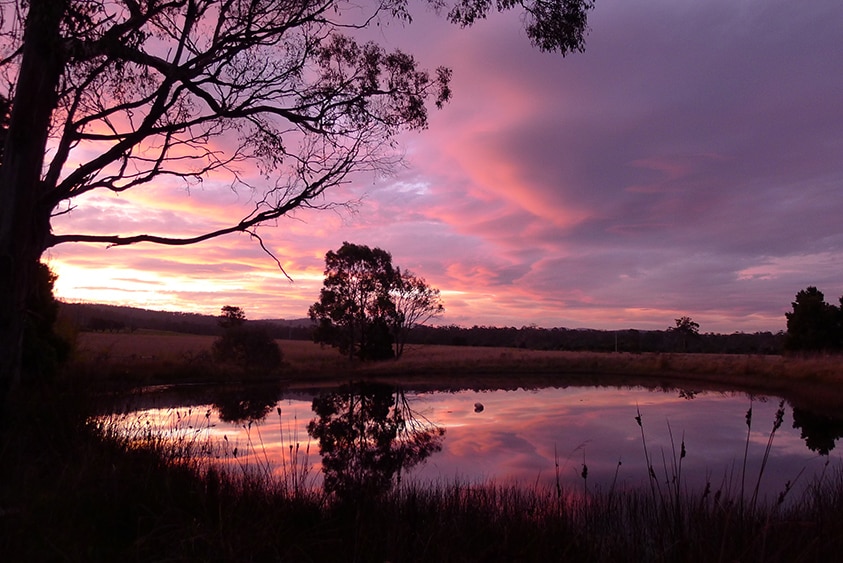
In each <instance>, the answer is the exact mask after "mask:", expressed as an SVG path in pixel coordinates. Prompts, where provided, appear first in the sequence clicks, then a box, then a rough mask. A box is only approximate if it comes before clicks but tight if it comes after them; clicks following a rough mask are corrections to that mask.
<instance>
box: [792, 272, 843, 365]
mask: <svg viewBox="0 0 843 563" xmlns="http://www.w3.org/2000/svg"><path fill="white" fill-rule="evenodd" d="M840 302H841V307H843V297H841V298H840ZM791 306H792V307H793V310H792V311H790V312H788V313H785V318H786V319H787V339H786V340H785V347H786V348H787V349H788V350H794V351H797V350H798V351H813V352H819V351H826V352H828V351H832V350H839V349H840V348H841V346H843V314H841V307H837V306H835V305H832V304H829V303H826V302H825V295H824V294H823V292H822V291H820V290H819V289H817V288H816V287H814V286H809V287H807V288H805V289H803V290H801V291H799V292H798V293H797V294H796V300H795V301H793V302H792V303H791Z"/></svg>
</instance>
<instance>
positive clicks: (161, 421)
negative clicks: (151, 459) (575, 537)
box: [120, 387, 843, 499]
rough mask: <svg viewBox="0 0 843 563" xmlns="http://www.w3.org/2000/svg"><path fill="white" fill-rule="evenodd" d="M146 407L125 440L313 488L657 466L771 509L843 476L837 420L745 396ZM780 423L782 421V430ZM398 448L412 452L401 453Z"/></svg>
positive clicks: (304, 400)
mask: <svg viewBox="0 0 843 563" xmlns="http://www.w3.org/2000/svg"><path fill="white" fill-rule="evenodd" d="M367 393H368V394H367ZM372 393H374V395H373V394H372ZM378 396H379V397H380V399H377V397H378ZM373 397H375V398H373ZM151 400H154V399H150V398H149V397H146V398H144V402H145V403H146V405H145V406H144V407H143V408H137V409H134V408H133V409H130V411H129V412H128V413H127V414H125V415H124V416H123V417H121V419H120V420H121V421H122V422H121V424H122V425H124V427H125V428H126V430H127V431H129V432H136V431H137V429H141V428H142V429H145V431H149V430H152V431H153V432H161V433H169V434H170V435H172V436H175V437H179V439H181V440H185V439H188V440H190V441H192V442H194V443H197V444H199V443H201V444H203V445H205V450H206V451H210V452H211V458H212V459H214V460H215V463H220V464H228V465H230V466H235V467H240V468H242V467H246V466H249V465H250V464H253V465H257V466H260V467H263V468H269V470H271V471H273V472H275V473H276V474H279V475H281V474H283V473H284V472H285V471H286V472H289V470H290V467H291V466H292V464H293V463H294V462H297V463H298V467H299V468H301V467H302V466H303V465H306V466H307V467H309V469H310V470H309V472H308V479H309V480H310V481H309V482H310V483H311V484H312V485H313V486H321V485H322V484H323V480H324V482H325V483H326V486H327V482H328V480H331V479H333V480H332V481H331V483H333V484H334V486H335V487H338V486H342V483H343V481H342V480H340V482H339V483H340V484H339V485H337V473H338V472H339V473H342V472H344V471H347V470H348V468H349V467H353V471H356V472H357V475H358V476H357V478H358V479H360V478H366V479H369V478H371V475H372V473H377V472H379V471H383V472H385V473H386V479H387V481H390V480H391V482H394V481H395V480H396V479H398V478H399V477H400V479H401V480H402V481H403V482H408V481H416V482H421V483H438V484H445V485H447V484H449V483H454V482H460V483H463V484H466V483H468V484H474V483H490V482H494V483H497V484H513V483H514V484H518V485H520V486H525V487H532V486H534V485H536V484H539V485H548V486H555V484H556V483H557V482H560V483H561V485H562V486H563V487H567V488H569V489H577V490H583V489H586V488H587V489H589V490H598V489H602V490H608V489H609V488H611V487H618V488H633V487H642V486H643V487H649V477H648V475H649V469H648V461H647V460H648V459H649V466H652V468H653V471H654V472H655V474H656V476H657V478H658V481H659V482H660V483H661V484H662V485H664V484H666V483H668V482H670V481H672V480H673V478H674V476H676V475H679V476H681V482H682V483H683V485H682V486H683V488H685V487H687V488H688V490H690V491H702V490H703V489H704V488H705V487H706V484H710V486H711V490H712V492H715V491H717V490H719V489H722V490H723V491H724V493H725V492H731V493H732V494H737V493H739V492H740V491H741V490H744V491H746V492H747V494H750V493H751V492H752V490H753V489H754V487H755V486H756V483H758V484H759V490H760V494H761V496H762V497H767V498H768V499H771V498H775V497H776V496H777V495H778V494H779V493H781V492H782V491H784V490H785V488H786V486H787V484H788V483H791V484H793V485H794V486H793V490H792V492H791V493H790V495H791V496H794V495H799V494H801V491H802V490H804V488H805V486H806V485H808V484H809V483H810V482H811V481H813V480H815V479H819V478H822V476H823V475H824V474H828V473H831V472H833V471H835V470H836V469H837V468H838V467H840V466H841V457H840V453H839V451H838V449H836V448H835V442H836V439H837V437H838V436H840V435H841V434H843V425H841V423H840V421H835V420H833V419H831V418H829V417H828V416H824V415H819V414H816V413H813V412H811V411H806V410H803V409H799V408H795V409H794V408H793V407H792V406H791V405H789V404H787V403H785V402H781V401H780V400H779V399H778V398H775V397H758V396H755V397H750V396H748V395H746V394H744V393H723V392H711V391H708V392H699V393H693V392H688V391H680V390H665V389H647V388H639V387H626V388H614V387H566V388H542V389H518V390H508V391H504V390H494V391H471V390H463V391H456V392H439V391H434V392H430V391H425V392H418V391H412V390H409V389H408V390H404V391H398V392H396V389H395V388H393V387H381V388H378V389H374V390H372V389H369V390H360V389H349V388H346V389H343V390H329V391H324V390H322V391H313V392H295V393H291V392H287V393H275V394H272V393H270V395H269V396H268V397H266V396H264V397H263V398H260V397H259V396H258V395H256V394H255V393H253V392H252V393H249V392H245V391H243V390H239V391H236V390H235V391H232V390H227V391H225V393H222V394H219V393H218V394H217V395H216V396H212V397H209V398H208V402H207V404H194V405H193V406H190V407H188V406H173V404H174V403H173V401H172V400H165V399H159V401H160V402H161V404H159V405H157V406H156V405H155V404H150V403H149V401H151ZM378 401H380V402H378ZM165 403H166V404H165ZM780 408H781V409H782V412H781V413H779V412H778V411H779V410H780ZM355 409H356V410H355ZM367 409H368V410H367ZM750 409H751V416H749V414H750V413H749V411H750ZM264 414H265V416H264V417H263V418H260V419H259V420H256V417H260V416H261V415H264ZM777 414H778V415H779V416H780V417H781V424H780V426H779V427H778V429H777V430H776V431H775V433H774V434H773V429H774V424H775V422H776V418H777ZM638 416H640V421H641V424H640V425H639V424H638V422H637V420H636V417H638ZM748 421H749V423H750V424H749V426H748V424H747V423H748ZM309 424H310V427H308V425H309ZM133 429H134V430H133ZM396 429H397V430H396ZM771 434H773V436H772V441H770V438H771ZM420 436H421V439H420V438H419V437H420ZM320 440H321V441H322V442H321V445H322V446H323V448H322V449H323V451H325V450H327V449H328V448H330V449H331V452H330V453H328V454H327V455H326V457H321V456H320V455H319V452H320ZM364 444H368V446H367V445H364ZM397 444H404V446H402V447H404V449H402V450H401V451H400V455H399V454H395V453H394V452H396V451H398V450H397V449H396V448H397V446H396V445H397ZM407 444H410V446H407ZM768 446H769V453H766V452H767V450H768ZM359 447H362V448H363V449H366V448H369V450H371V451H368V453H366V452H363V453H361V452H360V451H359V450H358V448H359ZM343 448H345V449H343ZM384 448H385V449H384ZM390 448H391V449H390ZM408 448H409V449H408ZM413 448H416V449H413ZM398 449H400V448H398ZM351 450H354V451H351ZM683 451H684V456H683ZM384 452H390V453H388V454H384ZM765 453H766V454H765ZM765 455H766V457H767V461H766V465H765V466H764V468H763V471H762V467H761V466H762V463H763V462H764V459H765ZM291 456H293V457H292V459H291ZM390 456H392V457H390ZM396 456H397V457H398V458H400V459H398V461H397V462H396V459H395V458H396ZM361 459H362V460H364V461H360V460H361ZM744 460H746V467H745V469H744ZM396 463H397V465H396ZM367 464H368V465H367ZM361 467H362V469H361ZM367 472H368V473H367ZM361 474H365V475H364V476H363V477H360V475H361ZM759 475H760V476H761V477H760V479H759ZM381 477H383V476H381ZM742 482H743V483H744V485H743V486H742V485H741V483H742ZM346 484H347V485H348V483H346ZM352 485H353V486H357V485H359V481H353V482H352V484H351V485H348V486H352Z"/></svg>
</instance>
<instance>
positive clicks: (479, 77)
mask: <svg viewBox="0 0 843 563" xmlns="http://www.w3.org/2000/svg"><path fill="white" fill-rule="evenodd" d="M590 23H591V33H590V35H589V37H588V41H587V45H586V52H585V53H583V54H576V55H570V56H568V57H567V58H564V59H563V58H561V57H559V56H558V55H548V54H542V53H540V52H538V51H537V50H535V49H533V48H531V47H530V45H529V42H528V40H527V39H526V37H525V34H524V32H523V30H522V28H521V25H520V21H519V18H518V16H517V15H516V14H515V13H510V14H505V15H502V16H494V17H491V18H489V19H488V20H485V21H482V22H480V23H478V24H477V25H476V26H475V27H473V28H471V29H468V30H461V29H459V28H456V27H453V26H449V25H448V24H447V23H446V22H444V20H442V19H438V18H436V17H435V16H433V15H431V14H428V13H426V12H425V11H423V10H421V11H420V12H419V13H418V14H416V21H415V22H414V24H412V25H411V26H410V27H408V28H401V27H399V26H390V27H389V28H387V29H385V30H384V29H378V30H376V31H373V32H372V33H373V34H374V38H375V39H376V40H378V41H380V42H381V43H383V44H384V45H386V46H391V47H401V48H403V49H405V50H407V51H409V52H412V53H414V54H415V55H416V56H417V58H418V59H420V60H421V61H422V62H423V63H424V64H425V65H426V66H428V67H429V68H434V67H435V66H438V65H447V66H450V67H451V68H452V69H453V71H454V81H453V90H454V98H453V101H452V102H451V103H450V104H448V105H447V106H446V107H445V108H444V109H443V110H441V111H436V110H433V112H432V115H431V120H430V127H429V129H428V130H426V131H423V132H421V133H413V134H408V135H405V136H403V137H401V139H400V141H401V143H402V147H403V151H404V152H405V160H406V164H407V165H406V166H405V167H402V168H400V169H399V170H397V171H396V172H395V173H394V174H393V175H391V176H389V177H383V178H359V179H358V181H357V182H356V183H354V184H353V185H350V186H348V187H347V188H344V189H343V190H342V191H335V192H334V193H332V194H331V196H330V197H331V199H332V200H334V201H338V202H343V201H349V200H359V201H360V203H359V205H357V206H355V207H354V210H353V211H348V210H344V209H341V210H336V211H320V212H316V211H300V212H298V213H296V214H295V215H294V216H293V217H290V218H287V219H284V220H281V221H279V222H278V223H277V224H276V225H268V226H266V227H264V228H262V229H261V230H260V233H261V235H262V237H263V238H264V240H265V242H266V243H267V246H269V247H270V248H271V249H272V250H273V251H274V253H275V254H276V255H277V256H278V258H279V259H280V261H281V262H282V264H283V265H284V268H285V270H286V271H287V273H288V274H289V275H290V276H291V278H292V279H293V282H290V281H289V280H287V279H286V278H285V277H284V275H283V273H282V272H281V271H279V269H278V268H277V266H276V265H275V263H274V262H273V261H272V260H271V259H270V258H268V257H267V256H266V255H265V254H263V252H262V251H261V249H260V247H259V246H258V245H257V244H256V243H255V242H254V241H251V240H249V237H248V236H247V235H242V236H230V237H228V238H223V239H217V240H212V241H209V242H205V243H203V244H200V245H196V246H192V247H185V248H170V247H162V246H154V245H139V246H135V247H122V248H111V249H105V248H103V247H102V246H98V245H83V244H67V245H62V246H58V247H55V248H53V249H51V250H50V252H49V255H48V261H49V263H50V264H51V265H52V267H53V268H54V269H55V271H56V272H57V273H58V274H59V280H58V282H57V293H58V295H59V297H61V298H63V299H66V300H70V301H91V302H104V303H115V304H123V305H132V306H138V307H145V308H149V309H164V310H179V311H195V312H202V313H210V314H217V313H218V312H219V310H220V308H221V307H222V306H223V305H237V306H241V307H243V308H244V309H245V310H246V314H247V316H248V317H249V318H300V317H304V316H306V313H307V308H308V306H309V305H310V304H311V303H313V302H314V301H315V300H316V299H317V298H318V294H319V288H320V287H321V279H322V270H323V267H324V255H325V253H326V252H327V251H328V250H332V249H337V248H339V246H340V245H341V244H342V243H343V241H349V242H355V243H358V244H367V245H370V246H378V247H380V248H383V249H385V250H388V251H389V252H391V253H392V256H393V261H394V263H395V264H397V265H399V266H401V267H402V268H405V269H410V270H412V271H414V272H415V273H417V274H420V275H422V276H423V277H425V278H426V279H427V280H428V282H429V283H430V284H431V285H433V286H435V287H438V288H439V289H440V290H441V291H442V295H443V298H444V301H445V307H446V313H445V315H444V316H443V317H442V318H441V319H439V322H441V323H447V324H459V325H464V326H471V325H474V324H486V325H498V326H503V325H506V326H522V325H528V324H537V325H539V326H545V327H553V326H565V327H590V328H603V329H620V328H639V329H663V328H666V327H667V326H669V325H672V324H673V319H675V318H676V317H679V316H682V315H690V316H691V317H693V318H694V319H695V320H696V321H697V322H699V323H700V325H701V330H702V331H704V332H709V331H711V332H733V331H747V332H751V331H756V330H772V331H777V330H781V329H784V328H785V319H784V313H785V311H787V310H789V308H790V302H791V301H792V299H793V297H794V295H795V293H796V292H797V291H798V290H800V289H803V288H804V287H806V286H808V285H816V286H817V287H819V288H820V289H821V290H823V291H824V292H825V294H826V299H827V300H828V301H830V302H836V301H837V299H838V297H840V295H841V294H843V276H841V273H843V221H841V219H840V218H841V217H843V194H841V189H842V188H843V104H841V103H840V101H841V99H843V38H842V37H843V36H841V29H843V4H841V3H840V2H839V1H838V0H818V1H815V2H806V3H799V4H798V6H795V7H794V5H793V3H792V2H786V1H784V0H747V1H745V2H740V3H737V4H736V3H734V2H729V1H726V0H706V1H704V2H701V1H698V0H697V1H689V0H639V1H636V2H623V1H621V0H597V5H596V8H595V10H594V11H593V13H592V16H591V22H590ZM74 203H75V204H76V205H77V208H76V209H75V210H74V211H73V212H72V213H70V214H68V215H65V216H62V217H60V218H58V219H57V220H56V222H55V223H54V226H55V232H56V233H64V232H102V233H117V232H120V233H123V234H134V233H155V234H169V233H194V232H202V231H204V230H208V229H210V228H213V227H215V226H219V225H221V224H225V223H226V221H227V220H228V221H229V222H230V221H236V220H239V219H240V217H241V216H242V215H243V214H244V211H245V210H247V209H248V207H249V205H250V194H248V193H240V194H235V193H232V192H231V191H230V189H229V188H228V186H227V185H224V184H222V183H218V182H215V181H214V179H213V178H210V179H208V180H207V181H206V182H204V183H203V185H202V186H197V187H194V188H193V189H191V190H190V193H189V194H188V193H187V192H186V191H185V190H184V188H183V187H181V186H179V185H176V184H173V185H167V184H165V183H161V184H158V185H156V186H153V187H150V188H146V189H143V190H140V191H136V192H135V193H129V194H123V195H120V196H105V195H102V196H97V197H92V198H88V199H84V200H80V201H76V202H74Z"/></svg>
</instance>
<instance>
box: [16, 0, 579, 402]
mask: <svg viewBox="0 0 843 563" xmlns="http://www.w3.org/2000/svg"><path fill="white" fill-rule="evenodd" d="M429 3H431V4H434V5H435V6H436V7H437V8H438V9H440V10H441V11H442V12H444V13H445V14H446V17H447V19H449V20H450V21H451V22H453V23H457V24H459V25H463V26H467V25H471V24H472V23H474V22H475V21H476V20H478V19H482V18H484V17H485V16H486V15H487V14H489V12H491V11H493V10H497V11H507V10H510V9H513V8H516V7H517V8H522V9H523V10H524V12H525V13H524V24H525V28H526V33H527V36H528V37H529V38H530V40H531V42H532V43H533V44H534V45H535V46H537V47H538V48H539V49H541V50H545V51H556V52H559V53H561V54H562V55H565V54H567V53H569V52H572V51H581V50H582V49H583V47H584V37H585V34H586V32H587V27H586V26H587V24H586V16H587V13H588V11H589V9H590V8H591V7H592V2H591V1H590V0H564V1H554V2H544V1H538V0H526V1H524V2H500V3H497V4H492V3H489V2H485V1H483V0H455V1H454V2H453V3H451V2H444V3H442V2H438V1H432V2H429ZM1 7H2V10H0V13H2V15H0V36H2V37H3V41H2V43H0V68H2V70H3V73H2V77H3V82H4V85H5V87H6V88H5V90H6V91H8V92H9V96H8V97H4V99H3V102H2V104H0V110H2V123H3V127H2V131H3V136H4V138H5V142H4V143H3V151H2V162H0V349H2V350H3V351H4V354H3V355H2V357H0V377H2V380H1V381H0V386H2V388H3V389H5V388H6V387H8V386H9V385H10V384H11V383H12V382H17V381H19V380H20V377H21V358H22V355H21V354H22V348H21V342H22V334H23V332H24V325H25V323H26V310H27V308H26V306H27V302H28V301H29V298H30V293H31V288H32V286H33V285H34V282H35V279H36V277H37V275H38V274H37V269H38V263H39V260H40V257H41V255H42V254H43V253H44V252H45V251H46V250H47V249H49V248H51V247H53V246H56V245H59V244H66V243H71V242H94V243H101V244H107V245H110V246H121V245H130V244H137V243H144V242H146V243H154V244H164V245H186V244H194V243H198V242H202V241H206V240H209V239H213V238H215V237H219V236H223V235H226V234H230V233H235V232H241V233H249V234H250V235H251V236H252V237H253V238H254V239H255V240H257V241H258V243H259V244H260V245H261V246H262V247H263V248H264V249H265V250H267V249H266V248H265V247H264V245H263V241H262V240H261V238H260V234H259V233H258V231H257V230H256V229H257V228H258V227H259V226H260V225H262V224H264V223H266V222H271V221H274V220H276V219H278V218H280V217H283V216H285V215H287V214H288V213H290V212H292V211H294V210H296V209H298V208H300V207H310V208H326V207H330V206H331V205H332V202H331V200H330V199H328V196H329V194H330V193H331V190H332V189H333V188H335V187H336V186H338V185H341V184H343V183H345V182H347V181H348V180H349V177H350V176H351V175H353V174H355V173H356V172H364V171H365V172H369V171H383V170H388V169H390V168H391V167H393V166H394V165H395V164H396V162H397V161H398V160H399V157H398V155H397V154H396V153H395V152H393V151H391V150H390V149H391V146H392V145H391V144H390V142H391V140H392V138H393V137H394V136H395V135H397V134H398V133H400V132H402V131H407V130H422V129H424V128H425V127H426V126H427V124H428V111H427V107H428V104H429V103H431V102H432V103H434V104H435V105H436V106H438V107H441V106H442V105H443V104H444V103H446V102H447V101H448V99H449V98H450V96H451V90H450V77H451V71H450V69H446V68H438V69H436V70H435V71H434V72H429V71H427V70H424V69H421V68H419V66H418V65H417V63H416V61H415V59H414V58H413V57H412V56H410V55H408V54H406V53H402V52H400V51H395V52H389V51H387V50H385V49H384V48H382V47H381V46H380V45H377V44H376V43H366V44H360V43H358V42H357V41H356V40H355V39H353V38H352V37H351V35H352V34H353V31H354V30H358V29H366V28H370V27H374V26H376V25H380V24H381V22H386V21H390V20H396V21H397V22H401V23H409V22H410V21H411V19H412V18H411V17H410V14H409V6H408V2H407V1H406V0H387V1H384V2H373V3H371V4H369V5H366V4H361V5H357V6H355V7H354V9H353V10H352V9H344V7H345V6H344V5H343V4H342V3H340V2H337V1H336V0H321V1H313V2H304V3H300V2H299V3H295V2H294V3H290V2H288V1H287V0H255V1H251V2H229V1H222V0H170V1H156V2H152V1H149V2H146V1H143V2H142V1H137V0H95V1H91V0H27V1H23V0H16V1H10V0H4V1H3V3H2V6H1ZM6 116H8V119H6ZM6 124H7V125H6ZM48 147H49V150H48ZM71 163H72V164H71ZM247 164H250V165H251V166H252V167H253V168H254V169H255V171H256V172H257V174H256V177H258V178H262V179H264V183H263V185H260V186H255V185H254V182H249V181H247V180H244V179H243V178H244V175H243V168H244V167H246V166H247ZM212 174H213V175H214V176H215V177H216V178H219V177H221V176H223V175H228V177H229V178H230V180H231V185H232V187H233V188H235V189H237V188H242V189H246V190H250V191H252V190H254V191H255V197H254V198H253V201H254V202H255V205H254V208H253V209H252V210H251V211H249V212H248V213H245V214H244V215H242V216H234V217H232V218H231V220H230V223H229V224H228V225H226V226H222V227H220V228H218V229H215V230H211V231H208V232H200V233H191V234H188V235H186V236H179V235H174V234H172V233H169V232H163V233H153V234H134V233H125V232H121V231H120V225H118V224H115V225H114V231H113V232H112V233H110V234H100V233H61V234H58V233H54V232H53V229H52V228H51V222H52V220H53V217H55V216H56V215H60V214H63V213H67V212H68V211H70V210H71V209H72V208H73V207H74V206H75V205H84V201H85V200H84V198H82V196H84V195H90V194H96V193H122V192H126V191H129V190H136V189H143V188H144V187H146V186H149V185H152V184H154V183H155V182H156V181H158V180H160V179H162V178H177V179H181V180H182V181H183V182H184V183H185V185H186V186H188V187H189V186H191V185H194V184H195V183H197V182H201V181H202V180H203V179H205V178H207V177H209V176H210V175H212ZM71 202H73V203H71ZM235 213H236V212H235ZM267 252H269V250H267ZM0 390H2V389H0Z"/></svg>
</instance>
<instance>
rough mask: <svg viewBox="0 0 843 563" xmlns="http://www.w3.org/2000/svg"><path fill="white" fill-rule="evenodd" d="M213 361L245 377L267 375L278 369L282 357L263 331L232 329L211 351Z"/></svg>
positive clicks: (274, 343)
mask: <svg viewBox="0 0 843 563" xmlns="http://www.w3.org/2000/svg"><path fill="white" fill-rule="evenodd" d="M212 354H213V357H214V360H215V361H216V362H218V363H221V364H228V365H234V366H237V367H239V368H241V369H242V370H243V371H244V372H246V373H270V372H274V371H277V370H278V369H279V368H280V367H281V362H282V361H283V355H282V353H281V349H280V348H279V347H278V344H277V343H276V342H275V340H273V339H272V337H271V336H270V335H269V332H268V331H267V330H266V329H265V328H264V327H260V326H257V327H253V326H249V325H248V324H243V325H238V326H233V327H231V328H228V329H227V330H226V331H225V333H224V334H223V335H222V336H221V337H220V338H219V339H217V340H216V341H215V342H214V344H213V347H212Z"/></svg>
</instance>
